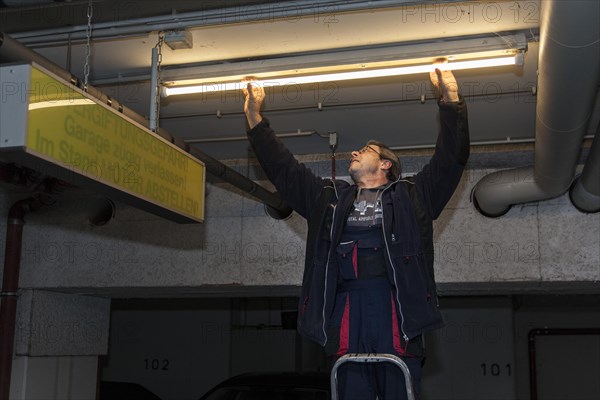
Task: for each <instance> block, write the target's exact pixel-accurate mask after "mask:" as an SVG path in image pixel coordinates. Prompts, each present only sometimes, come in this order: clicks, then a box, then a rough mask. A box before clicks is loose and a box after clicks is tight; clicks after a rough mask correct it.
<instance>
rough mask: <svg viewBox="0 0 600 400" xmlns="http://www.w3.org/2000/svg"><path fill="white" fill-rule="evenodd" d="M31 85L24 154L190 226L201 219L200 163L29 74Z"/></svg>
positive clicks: (49, 79)
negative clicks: (187, 221) (144, 202)
mask: <svg viewBox="0 0 600 400" xmlns="http://www.w3.org/2000/svg"><path fill="white" fill-rule="evenodd" d="M31 85H32V86H31V89H30V102H29V119H28V122H29V126H28V134H27V143H26V147H27V151H28V152H29V153H34V154H37V155H39V156H41V157H43V158H44V159H46V160H48V161H51V162H54V163H57V164H60V165H61V166H63V167H65V168H67V169H69V170H70V171H73V172H76V173H78V174H80V175H83V176H85V177H86V178H89V179H92V180H94V181H98V182H102V183H105V184H108V185H110V186H111V187H114V188H119V189H122V190H123V191H125V192H127V193H129V194H132V195H135V196H137V197H139V198H142V199H145V200H147V201H150V202H152V203H155V204H157V205H159V206H162V207H165V208H167V209H170V210H173V211H175V212H177V213H180V214H183V215H185V216H187V217H189V218H191V219H193V220H196V221H201V220H203V219H204V179H205V170H204V165H203V164H202V162H200V161H199V160H197V159H195V158H193V157H191V156H190V155H189V154H187V153H186V152H184V151H182V150H181V149H179V148H177V147H176V146H174V145H172V144H170V143H167V142H166V141H164V140H163V139H161V138H159V137H157V136H156V135H155V134H153V133H152V132H150V131H148V130H146V129H145V128H142V127H140V126H139V125H137V124H136V123H134V122H132V121H130V120H128V119H126V118H124V117H123V116H122V115H119V114H118V113H116V112H115V111H113V110H111V109H109V108H108V107H105V106H103V105H101V104H97V103H96V102H93V101H91V100H89V99H87V98H86V97H85V96H84V95H83V94H81V93H78V92H74V91H73V90H72V89H70V88H69V87H67V86H66V85H63V84H62V83H60V82H59V81H57V80H55V79H54V78H52V77H51V76H50V75H48V74H46V73H44V72H42V71H40V70H37V69H35V68H34V69H33V70H32V80H31ZM36 88H37V89H36Z"/></svg>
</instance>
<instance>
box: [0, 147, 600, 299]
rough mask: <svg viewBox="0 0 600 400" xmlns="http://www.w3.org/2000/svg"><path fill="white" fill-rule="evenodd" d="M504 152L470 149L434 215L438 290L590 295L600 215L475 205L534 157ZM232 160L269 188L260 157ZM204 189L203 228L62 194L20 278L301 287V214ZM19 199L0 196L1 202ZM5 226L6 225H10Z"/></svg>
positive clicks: (133, 291) (100, 289)
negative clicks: (497, 214) (90, 219)
mask: <svg viewBox="0 0 600 400" xmlns="http://www.w3.org/2000/svg"><path fill="white" fill-rule="evenodd" d="M500 150H502V148H501V149H500ZM510 150H511V151H510V152H507V151H492V152H489V151H486V152H476V151H474V152H473V154H472V157H471V159H470V161H469V167H468V169H467V170H466V171H465V174H464V176H463V179H462V181H461V183H460V186H459V188H458V189H457V191H456V193H455V194H454V196H453V198H452V199H451V200H450V202H449V204H448V206H447V207H446V209H445V210H444V212H443V213H442V215H441V216H440V218H439V219H438V220H437V221H436V222H435V233H434V241H435V247H436V264H435V267H436V275H437V280H438V283H439V284H440V289H441V292H442V293H444V292H447V293H454V292H456V291H458V292H469V293H471V292H472V291H474V290H475V291H477V290H485V291H488V292H489V290H492V291H498V290H501V291H505V290H539V289H544V288H545V287H546V286H547V285H549V284H564V283H568V284H570V285H575V284H576V283H577V285H580V284H583V285H584V286H585V287H584V288H583V289H584V290H588V291H589V290H591V291H597V290H598V288H597V286H596V283H595V282H598V281H600V268H598V265H600V214H583V213H581V212H579V211H577V210H576V209H575V208H574V207H573V206H572V205H571V204H570V201H569V199H568V195H566V194H565V195H563V196H560V197H558V198H556V199H551V200H547V201H542V202H535V203H529V204H523V205H517V206H515V207H513V208H512V209H511V210H510V211H509V212H508V214H506V215H505V216H503V217H501V218H497V219H490V218H486V217H484V216H482V215H480V214H479V213H478V212H477V211H476V210H475V208H474V207H473V205H472V203H471V201H470V194H471V190H472V188H473V186H474V185H475V184H476V183H477V182H478V181H479V179H480V178H481V177H483V176H484V175H485V174H487V173H489V172H492V171H495V170H498V169H505V168H510V167H515V166H521V165H528V164H531V163H532V162H533V152H532V147H531V146H521V147H516V146H513V147H512V148H510ZM426 153H427V152H423V151H421V152H418V153H414V152H412V153H407V154H404V155H403V156H402V158H403V162H404V170H405V171H406V172H408V173H410V172H414V171H417V170H419V169H420V168H421V167H422V166H423V165H424V164H425V163H426V162H427V160H428V158H429V155H428V154H426ZM302 159H303V160H304V161H306V162H307V163H308V164H309V165H310V166H311V167H312V168H313V169H314V170H315V171H316V172H317V173H321V174H323V175H328V174H329V173H330V170H329V168H330V162H329V161H323V159H326V158H325V157H312V158H307V157H304V158H302ZM346 163H347V161H344V160H338V167H337V170H338V171H344V170H345V167H346ZM231 164H232V166H233V167H235V168H237V169H238V170H240V171H241V172H242V173H244V174H246V175H249V176H251V177H252V178H253V179H257V180H259V181H261V183H263V184H264V185H265V186H269V184H268V182H265V181H263V179H264V176H262V175H260V173H258V172H257V170H258V169H257V167H256V164H255V162H252V161H250V162H249V161H247V160H238V161H232V163H231ZM207 193H208V194H207V197H206V220H205V222H204V223H203V224H194V225H179V224H175V223H172V222H170V221H166V220H163V219H160V218H158V217H155V216H153V215H151V214H148V213H146V212H143V211H140V210H135V209H132V208H130V207H127V206H124V205H121V204H118V205H117V211H116V215H115V218H114V219H113V220H112V221H111V222H110V223H108V224H107V225H105V226H103V227H92V226H90V225H89V224H88V223H87V222H86V215H87V210H86V206H87V205H88V204H90V199H91V198H92V197H93V196H92V195H90V194H87V193H84V192H82V191H73V192H70V193H65V195H63V196H61V197H60V198H59V199H58V201H57V203H56V205H54V206H52V207H49V208H47V209H46V210H44V211H42V212H40V213H39V214H35V215H33V214H32V215H28V216H27V224H26V225H25V229H24V237H23V256H22V267H21V278H20V286H21V287H22V288H31V289H53V290H54V289H57V290H63V291H77V292H79V293H89V294H100V295H108V296H115V297H120V296H127V297H132V296H133V297H135V296H144V297H148V296H150V297H156V296H160V295H171V296H172V295H177V296H186V295H195V294H206V293H214V292H218V293H238V294H239V293H243V292H244V291H245V290H249V289H254V288H256V287H259V288H260V287H267V286H271V287H272V286H275V287H279V288H283V289H286V290H292V291H293V290H296V289H297V287H298V285H299V284H300V282H301V278H302V269H303V257H304V246H305V240H304V237H305V234H306V223H305V221H304V220H303V219H302V218H301V217H299V216H298V215H297V214H295V213H294V214H293V215H292V217H291V218H289V219H288V220H285V221H278V220H274V219H272V218H270V217H268V216H267V215H266V214H265V212H264V207H263V205H262V204H260V203H258V202H256V201H254V200H253V199H250V198H248V197H247V196H245V195H242V194H240V193H239V192H238V191H237V190H236V189H232V188H231V186H230V185H228V184H225V183H219V182H212V183H209V184H208V188H207ZM15 198H18V195H14V194H12V195H10V196H5V197H4V200H5V201H4V207H8V204H9V203H10V202H11V201H12V200H13V199H15ZM2 214H4V215H6V208H4V209H3V210H2ZM0 224H2V225H0V229H5V228H4V224H5V221H0ZM498 285H501V286H502V288H501V289H498ZM580 288H582V286H580Z"/></svg>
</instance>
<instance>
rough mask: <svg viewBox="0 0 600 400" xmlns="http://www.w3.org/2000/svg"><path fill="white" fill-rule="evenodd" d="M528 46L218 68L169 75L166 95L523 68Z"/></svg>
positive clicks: (343, 55) (521, 40)
mask: <svg viewBox="0 0 600 400" xmlns="http://www.w3.org/2000/svg"><path fill="white" fill-rule="evenodd" d="M500 39H501V40H500ZM526 47H527V42H526V40H525V37H524V35H514V36H509V37H502V38H499V37H491V38H490V37H488V38H477V39H463V40H460V41H453V42H441V43H421V44H412V45H405V46H390V47H384V48H376V49H360V50H354V51H345V52H337V53H329V54H316V55H304V56H297V57H282V58H276V59H272V60H259V61H251V62H240V63H231V64H218V65H211V66H204V67H198V68H195V69H190V70H188V71H187V74H188V76H185V73H184V74H180V75H184V76H183V77H180V78H175V79H174V80H169V77H168V76H165V81H164V83H163V89H162V94H163V95H164V96H173V95H181V94H191V93H212V92H220V91H230V90H240V89H241V88H242V87H244V86H245V85H246V83H245V82H243V80H244V78H245V77H246V76H252V77H254V80H253V81H254V82H256V83H257V84H260V85H263V86H265V87H273V86H285V85H301V84H307V83H322V82H337V81H345V80H352V79H368V78H379V77H389V76H398V75H409V74H420V73H429V72H431V71H433V70H434V69H435V68H436V67H440V65H439V64H438V65H436V64H434V61H435V60H436V59H439V58H444V59H446V60H447V61H448V62H447V63H444V64H443V68H444V69H447V70H453V71H457V70H463V69H475V68H488V67H495V66H506V65H522V64H523V51H524V50H525V49H526ZM198 76H201V77H202V78H197V77H198Z"/></svg>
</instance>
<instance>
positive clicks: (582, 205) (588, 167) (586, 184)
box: [569, 124, 600, 213]
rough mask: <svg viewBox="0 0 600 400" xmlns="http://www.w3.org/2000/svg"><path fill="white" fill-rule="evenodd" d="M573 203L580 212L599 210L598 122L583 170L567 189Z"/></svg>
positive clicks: (599, 154)
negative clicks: (569, 188)
mask: <svg viewBox="0 0 600 400" xmlns="http://www.w3.org/2000/svg"><path fill="white" fill-rule="evenodd" d="M569 197H570V198H571V202H572V203H573V205H574V206H575V207H576V208H577V209H578V210H579V211H582V212H588V213H595V212H598V211H600V124H598V129H596V137H594V142H593V143H592V148H591V149H590V153H589V155H588V158H587V161H586V162H585V165H584V167H583V172H582V173H581V175H580V176H578V177H577V179H575V182H574V183H573V185H572V186H571V190H570V191H569Z"/></svg>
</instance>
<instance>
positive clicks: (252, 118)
mask: <svg viewBox="0 0 600 400" xmlns="http://www.w3.org/2000/svg"><path fill="white" fill-rule="evenodd" d="M242 91H243V93H244V97H245V102H244V113H246V119H247V120H248V125H250V129H252V128H254V127H255V126H256V125H258V124H259V123H260V121H262V117H261V115H260V107H261V106H262V103H263V101H264V99H265V90H264V89H263V88H262V87H261V86H260V85H258V84H256V83H254V84H253V83H252V82H248V84H247V85H246V87H245V88H244V89H242Z"/></svg>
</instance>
